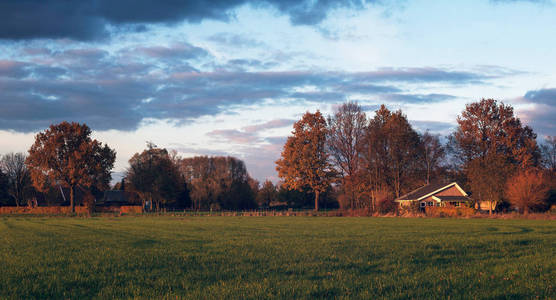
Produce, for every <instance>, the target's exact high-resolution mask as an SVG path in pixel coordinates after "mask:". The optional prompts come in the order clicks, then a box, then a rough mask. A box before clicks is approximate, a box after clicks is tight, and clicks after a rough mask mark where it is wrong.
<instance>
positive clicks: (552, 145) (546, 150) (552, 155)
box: [541, 136, 556, 172]
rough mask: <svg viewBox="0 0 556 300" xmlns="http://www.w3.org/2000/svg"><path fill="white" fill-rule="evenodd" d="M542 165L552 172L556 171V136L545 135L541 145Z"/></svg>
mask: <svg viewBox="0 0 556 300" xmlns="http://www.w3.org/2000/svg"><path fill="white" fill-rule="evenodd" d="M541 154H542V163H543V166H544V167H545V168H546V169H547V170H550V171H552V172H556V136H547V137H546V139H545V143H544V144H543V145H541Z"/></svg>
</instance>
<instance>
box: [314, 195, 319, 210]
mask: <svg viewBox="0 0 556 300" xmlns="http://www.w3.org/2000/svg"><path fill="white" fill-rule="evenodd" d="M319 195H320V192H319V191H315V211H318V210H319Z"/></svg>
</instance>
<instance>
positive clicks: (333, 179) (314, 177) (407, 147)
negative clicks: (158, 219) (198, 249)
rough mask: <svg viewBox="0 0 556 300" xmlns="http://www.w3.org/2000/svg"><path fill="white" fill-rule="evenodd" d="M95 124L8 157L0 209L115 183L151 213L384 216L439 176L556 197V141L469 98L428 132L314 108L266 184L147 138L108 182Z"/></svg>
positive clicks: (1, 176) (504, 196)
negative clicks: (448, 125) (540, 139)
mask: <svg viewBox="0 0 556 300" xmlns="http://www.w3.org/2000/svg"><path fill="white" fill-rule="evenodd" d="M90 136H91V130H90V128H89V127H87V125H85V124H79V123H68V122H62V123H60V124H55V125H51V126H50V127H49V128H48V129H46V130H45V131H43V132H40V133H39V134H37V135H36V137H35V142H34V144H33V145H32V146H31V148H30V149H29V151H28V154H24V153H10V154H6V155H3V156H2V157H1V159H0V205H14V206H22V205H31V206H35V205H41V206H43V205H60V204H69V205H71V206H72V207H74V206H75V205H86V206H89V207H92V206H93V205H94V204H95V199H97V200H98V199H101V198H102V197H103V192H104V191H105V190H108V189H111V188H113V189H117V190H124V191H126V193H125V194H126V195H127V201H129V202H132V203H135V204H140V205H142V206H143V207H145V208H147V209H149V210H154V211H157V210H162V209H173V208H175V209H195V210H222V209H223V210H244V209H255V208H274V209H278V208H308V207H314V208H315V209H319V207H324V208H338V207H339V208H341V209H366V210H369V211H373V212H386V211H390V210H393V209H395V203H394V201H393V200H394V199H395V198H397V197H399V196H401V195H403V194H405V193H407V192H409V191H412V190H413V189H415V188H418V187H421V186H423V185H425V184H428V183H430V182H433V181H445V182H448V181H450V182H451V181H457V182H458V183H460V184H461V185H462V186H463V187H464V189H466V190H467V191H470V192H471V194H472V195H471V199H473V200H474V201H489V202H492V203H495V204H496V205H497V206H498V207H499V208H502V209H504V208H506V209H507V208H510V207H514V208H517V209H518V210H520V211H522V212H528V211H529V210H544V209H547V208H549V207H550V206H551V205H553V204H554V198H555V180H556V178H555V177H556V176H555V173H556V138H555V137H547V139H546V140H545V142H544V143H543V144H542V145H540V146H539V145H538V144H537V141H536V138H537V136H536V134H535V133H534V132H533V130H532V129H531V128H529V127H528V126H524V125H523V124H521V121H520V120H519V118H517V117H516V116H515V115H514V111H513V108H512V107H511V106H509V105H505V104H503V103H499V102H497V101H495V100H492V99H488V100H484V99H483V100H481V101H479V102H476V103H471V104H468V105H467V106H466V108H465V110H464V111H463V112H462V113H461V114H460V115H459V116H458V117H457V127H456V129H455V131H454V132H453V133H451V134H450V135H448V136H446V137H441V136H439V135H433V134H430V133H429V132H424V133H419V132H417V131H416V130H415V129H414V128H413V127H412V126H411V124H410V123H409V122H408V120H407V117H406V116H405V114H404V113H403V112H402V111H401V110H397V111H391V110H389V109H388V108H387V107H386V106H384V105H382V106H381V107H380V108H379V109H378V110H377V111H375V112H374V114H373V115H372V116H368V115H367V114H366V113H365V112H364V111H363V109H362V107H361V106H360V105H358V104H357V103H352V102H348V103H344V104H343V105H341V106H339V107H338V108H337V109H336V110H335V112H334V113H333V114H332V115H330V116H327V117H325V116H323V115H322V114H321V113H320V112H319V111H317V112H315V113H310V112H307V113H305V114H304V115H303V117H302V118H301V119H300V120H299V121H298V122H296V123H295V124H294V127H293V131H292V135H291V136H290V137H288V139H287V141H286V144H285V145H284V148H283V151H282V153H281V158H280V159H279V160H278V161H277V162H276V169H277V171H278V175H279V176H280V177H281V178H282V181H281V182H279V183H278V184H276V185H275V184H273V183H272V182H271V181H268V180H267V181H265V182H264V183H262V184H260V183H259V182H258V181H257V180H255V179H253V178H251V177H250V176H249V173H248V172H247V169H246V167H245V164H244V162H243V161H241V160H239V159H237V158H233V157H207V156H200V157H192V158H183V157H180V156H178V155H177V153H176V152H169V151H167V150H166V149H163V148H158V147H157V146H156V145H154V144H152V143H148V144H147V147H146V149H145V150H143V151H142V152H140V153H136V154H135V155H134V156H133V157H132V158H131V159H130V160H129V168H128V170H127V171H126V173H125V176H124V178H123V179H122V181H121V182H119V183H117V184H116V185H115V186H114V187H110V185H109V183H110V180H111V172H110V171H111V169H112V168H113V165H114V161H115V157H116V152H115V151H114V150H113V149H111V148H110V147H108V146H107V145H105V144H102V143H100V142H99V141H97V140H93V139H92V138H91V137H90Z"/></svg>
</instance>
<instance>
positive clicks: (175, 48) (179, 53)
mask: <svg viewBox="0 0 556 300" xmlns="http://www.w3.org/2000/svg"><path fill="white" fill-rule="evenodd" d="M132 51H138V52H141V53H143V54H145V55H147V56H150V57H153V58H157V59H176V58H178V59H198V58H202V57H206V56H209V53H208V51H206V50H205V49H203V48H200V47H196V46H193V45H191V44H188V43H180V44H174V45H172V46H168V47H164V46H151V47H137V48H135V49H133V50H132Z"/></svg>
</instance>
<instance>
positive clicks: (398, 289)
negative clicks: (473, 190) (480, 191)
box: [0, 216, 556, 299]
mask: <svg viewBox="0 0 556 300" xmlns="http://www.w3.org/2000/svg"><path fill="white" fill-rule="evenodd" d="M555 279H556V222H554V221H549V220H499V219H440V218H345V217H344V218H339V217H187V216H182V217H178V216H137V217H133V216H126V217H93V218H80V217H73V218H70V217H27V216H25V217H19V216H9V217H0V298H2V299H3V298H25V299H29V298H72V299H82V298H174V299H175V298H187V299H195V298H203V299H207V298H213V299H248V298H257V299H260V298H281V299H291V298H332V297H335V298H363V299H372V298H393V299H396V298H398V299H399V298H404V299H405V298H426V299H430V298H452V299H459V298H479V299H480V298H489V299H492V298H516V299H523V298H536V297H539V298H552V299H554V298H556V290H555V281H556V280H555Z"/></svg>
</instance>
